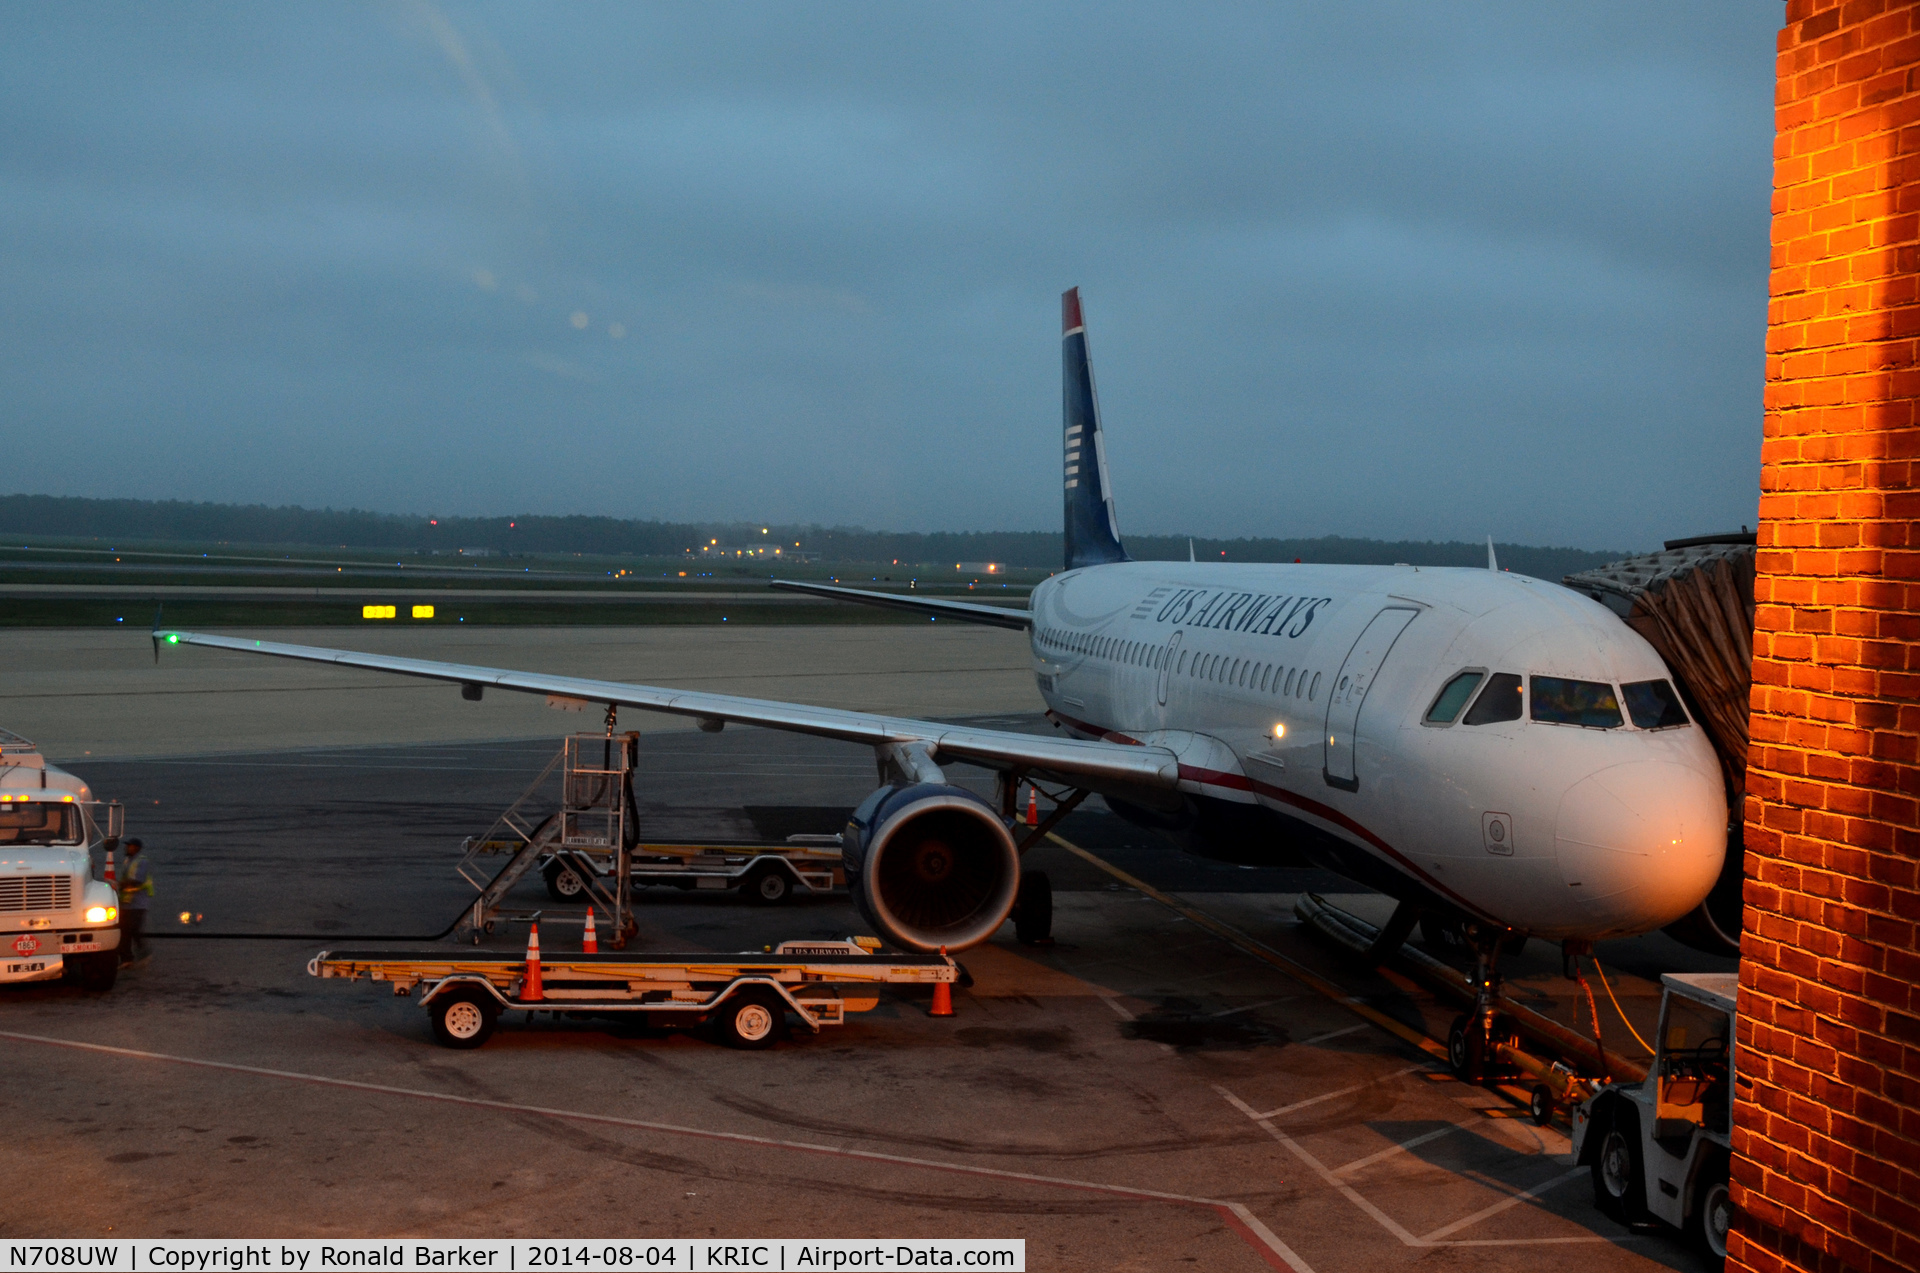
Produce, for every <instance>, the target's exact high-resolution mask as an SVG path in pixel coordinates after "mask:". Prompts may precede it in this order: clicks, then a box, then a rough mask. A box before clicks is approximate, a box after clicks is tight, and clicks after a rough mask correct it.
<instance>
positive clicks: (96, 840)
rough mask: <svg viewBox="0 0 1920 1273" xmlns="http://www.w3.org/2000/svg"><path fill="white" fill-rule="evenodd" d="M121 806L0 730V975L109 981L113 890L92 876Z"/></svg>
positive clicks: (113, 966) (88, 983)
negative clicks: (95, 793) (106, 800)
mask: <svg viewBox="0 0 1920 1273" xmlns="http://www.w3.org/2000/svg"><path fill="white" fill-rule="evenodd" d="M120 818H121V809H120V806H119V805H118V804H117V803H102V802H100V801H97V800H95V799H94V798H93V792H92V791H91V790H90V789H89V788H88V786H87V784H86V783H85V782H83V781H81V780H80V779H79V778H77V777H75V776H74V775H72V774H70V773H67V772H66V771H65V770H63V769H58V768H55V767H54V766H52V765H50V764H48V763H47V760H46V757H45V756H42V755H41V754H40V749H39V748H38V747H36V746H35V745H34V744H33V743H31V742H29V741H28V740H27V739H25V738H22V737H20V735H18V734H15V733H12V732H10V731H8V730H4V729H0V982H21V981H59V980H61V979H62V978H67V979H70V980H73V981H77V982H79V983H80V984H81V985H82V986H84V987H86V988H87V989H89V990H111V989H112V988H113V983H114V979H115V978H116V977H117V976H118V975H119V971H120V954H119V947H120V929H119V920H120V911H119V904H120V899H119V898H118V897H116V896H115V895H114V887H113V885H112V884H111V883H109V882H108V881H106V880H101V879H96V878H94V862H95V856H94V855H95V851H96V850H98V851H99V854H100V860H101V862H102V863H103V864H104V862H105V861H106V860H107V859H108V856H109V855H110V854H111V853H112V852H113V850H114V849H115V848H116V847H117V846H118V844H119V840H120Z"/></svg>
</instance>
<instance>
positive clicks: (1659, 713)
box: [1620, 681, 1687, 729]
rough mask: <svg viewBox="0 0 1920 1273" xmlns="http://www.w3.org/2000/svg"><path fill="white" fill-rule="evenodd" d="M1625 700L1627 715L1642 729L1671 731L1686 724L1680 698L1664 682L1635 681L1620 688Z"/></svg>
mask: <svg viewBox="0 0 1920 1273" xmlns="http://www.w3.org/2000/svg"><path fill="white" fill-rule="evenodd" d="M1620 693H1621V696H1622V697H1624V698H1625V699H1626V700H1627V715H1629V716H1631V717H1633V723H1634V724H1636V725H1638V726H1639V727H1640V728H1642V729H1671V728H1672V727H1673V726H1675V725H1684V724H1686V723H1687V712H1686V709H1685V708H1684V707H1681V706H1680V696H1679V695H1678V694H1676V693H1674V690H1673V686H1671V685H1669V684H1668V683H1667V682H1665V681H1635V682H1634V683H1633V684H1631V685H1622V686H1621V687H1620Z"/></svg>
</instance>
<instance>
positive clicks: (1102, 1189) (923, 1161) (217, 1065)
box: [0, 1030, 1453, 1273]
mask: <svg viewBox="0 0 1920 1273" xmlns="http://www.w3.org/2000/svg"><path fill="white" fill-rule="evenodd" d="M0 1039H12V1040H13V1041H15V1042H16V1043H38V1044H42V1045H44V1046H47V1047H56V1048H69V1049H72V1050H74V1051H77V1052H93V1053H97V1054H100V1055H105V1056H118V1057H126V1058H130V1059H132V1060H137V1061H162V1062H165V1063H167V1064H169V1065H185V1066H191V1067H193V1068H195V1069H203V1070H221V1071H224V1072H226V1073H229V1074H251V1075H254V1076H255V1077H258V1078H271V1079H282V1080H286V1081H288V1082H294V1083H306V1084H310V1085H312V1086H315V1087H330V1088H337V1089H342V1090H345V1091H352V1092H368V1093H372V1094H374V1095H377V1096H405V1097H409V1098H411V1099H413V1100H422V1101H434V1102H437V1103H440V1104H443V1105H459V1106H463V1107H466V1108H469V1109H490V1110H498V1111H501V1112H503V1113H511V1114H538V1115H540V1116H542V1117H545V1118H558V1119H564V1120H567V1121H569V1122H577V1123H594V1124H598V1125H601V1126H610V1127H625V1128H631V1129H633V1130H636V1131H647V1132H656V1133H659V1134H661V1135H666V1136H685V1137H689V1138H691V1139H695V1140H709V1141H720V1142H722V1143H726V1144H734V1145H752V1146H755V1147H757V1148H761V1149H785V1150H791V1151H793V1152H795V1153H804V1154H819V1155H822V1156H825V1157H828V1158H846V1159H852V1160H854V1161H857V1162H870V1163H885V1164H887V1165H889V1166H895V1167H918V1168H921V1169H923V1170H926V1171H940V1172H947V1173H950V1174H954V1175H961V1176H973V1177H976V1178H981V1179H987V1180H1005V1181H1011V1182H1017V1183H1020V1184H1030V1185H1046V1186H1051V1187H1053V1188H1058V1189H1076V1190H1079V1191H1081V1192H1085V1193H1103V1194H1110V1195H1112V1196H1115V1197H1120V1198H1138V1199H1141V1200H1143V1201H1150V1202H1169V1203H1174V1204H1176V1205H1180V1206H1188V1207H1201V1208H1205V1209H1207V1210H1210V1211H1213V1212H1215V1213H1216V1214H1217V1215H1219V1217H1220V1219H1221V1220H1222V1221H1224V1222H1225V1223H1226V1226H1227V1227H1228V1228H1230V1229H1232V1230H1233V1231H1234V1232H1235V1233H1236V1234H1238V1235H1239V1236H1240V1238H1241V1240H1242V1241H1244V1242H1246V1243H1247V1245H1248V1246H1250V1247H1252V1248H1253V1251H1254V1253H1255V1254H1257V1255H1259V1256H1260V1258H1261V1259H1262V1260H1264V1261H1265V1262H1266V1263H1267V1265H1268V1266H1269V1267H1271V1268H1276V1269H1288V1270H1291V1271H1292V1273H1314V1271H1313V1268H1312V1266H1311V1265H1309V1264H1308V1263H1307V1262H1306V1261H1305V1260H1303V1259H1301V1258H1300V1256H1299V1255H1298V1254H1296V1253H1295V1252H1294V1250H1293V1248H1292V1247H1289V1246H1288V1245H1287V1244H1286V1243H1285V1242H1283V1241H1281V1240H1280V1237H1279V1235H1277V1234H1276V1233H1274V1232H1273V1230H1271V1229H1269V1228H1268V1227H1267V1226H1266V1225H1265V1224H1262V1223H1261V1222H1260V1219H1259V1217H1257V1216H1255V1215H1254V1214H1253V1212H1252V1211H1250V1210H1248V1209H1247V1207H1246V1206H1245V1204H1243V1203H1238V1202H1227V1201H1224V1200H1222V1199H1219V1198H1200V1197H1195V1196H1193V1195H1190V1194H1180V1193H1166V1192H1163V1191H1161V1190H1157V1189H1139V1188H1135V1187H1134V1186H1131V1185H1110V1184H1102V1183H1100V1182H1098V1181H1093V1180H1071V1179H1067V1178H1065V1177H1061V1176H1041V1175H1035V1174H1032V1173H1030V1172H1024V1171H1005V1170H1002V1169H1001V1168H998V1167H975V1166H971V1165H969V1164H967V1163H951V1162H940V1161H939V1160H937V1159H932V1158H912V1157H908V1156H906V1155H904V1154H883V1153H880V1152H878V1151H875V1150H868V1149H840V1148H836V1147H835V1146H832V1145H815V1144H809V1143H808V1142H806V1141H798V1140H779V1139H776V1138H774V1137H771V1136H753V1135H749V1134H747V1133H745V1132H719V1131H708V1130H706V1129H704V1128H699V1127H681V1126H678V1125H676V1124H673V1123H655V1122H649V1121H647V1120H644V1119H638V1118H621V1117H619V1116H617V1115H613V1114H588V1113H582V1112H581V1111H578V1110H567V1109H552V1108H549V1107H547V1106H544V1105H522V1104H519V1103H517V1102H514V1101H495V1100H488V1099H486V1098H484V1097H476V1096H455V1095H454V1094H452V1093H451V1092H433V1091H427V1090H425V1089H422V1088H412V1087H393V1086H390V1085H388V1084H385V1083H363V1082H360V1081H358V1080H356V1079H338V1078H329V1077H328V1076H326V1075H324V1074H302V1073H300V1072H299V1071H296V1070H274V1069H268V1068H267V1067H265V1066H259V1065H240V1064H238V1063H236V1062H233V1061H209V1060H205V1059H203V1058H200V1057H192V1056H174V1055H172V1054H170V1053H166V1052H144V1051H140V1050H138V1049H135V1048H119V1047H113V1046H111V1045H109V1044H105V1043H83V1042H81V1041H80V1040H78V1039H56V1038H52V1037H50V1036H48V1035H41V1034H21V1033H18V1032H16V1031H12V1030H0ZM1449 1245H1453V1244H1449Z"/></svg>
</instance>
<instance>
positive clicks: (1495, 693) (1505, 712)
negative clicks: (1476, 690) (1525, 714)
mask: <svg viewBox="0 0 1920 1273" xmlns="http://www.w3.org/2000/svg"><path fill="white" fill-rule="evenodd" d="M1521 701H1522V695H1521V693H1520V678H1519V677H1517V676H1515V675H1514V674H1513V673H1511V672H1495V673H1494V674H1493V675H1492V676H1490V677H1488V678H1487V688H1485V689H1483V690H1481V691H1480V697H1479V698H1476V699H1474V700H1473V706H1472V707H1469V708H1468V709H1467V715H1466V720H1465V721H1464V722H1463V723H1464V724H1468V725H1495V724H1498V723H1499V722H1501V721H1503V720H1519V719H1520V704H1521Z"/></svg>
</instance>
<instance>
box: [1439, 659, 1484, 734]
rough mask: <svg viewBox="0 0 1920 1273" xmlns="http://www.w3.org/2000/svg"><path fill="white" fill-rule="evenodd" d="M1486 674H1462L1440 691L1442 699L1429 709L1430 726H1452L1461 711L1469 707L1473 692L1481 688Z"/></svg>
mask: <svg viewBox="0 0 1920 1273" xmlns="http://www.w3.org/2000/svg"><path fill="white" fill-rule="evenodd" d="M1486 675H1487V674H1486V673H1485V672H1462V673H1460V675H1458V676H1456V677H1454V678H1453V679H1452V680H1451V681H1448V682H1447V684H1446V686H1445V688H1443V689H1442V690H1441V691H1440V697H1438V698H1436V699H1434V700H1433V706H1432V707H1429V708H1428V709H1427V723H1428V724H1429V725H1451V724H1453V721H1454V718H1455V717H1457V716H1458V715H1460V709H1461V708H1463V707H1465V706H1466V705H1467V700H1468V699H1470V698H1472V697H1473V692H1474V691H1475V690H1476V689H1478V688H1480V682H1481V681H1482V680H1484V679H1485V678H1486Z"/></svg>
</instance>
